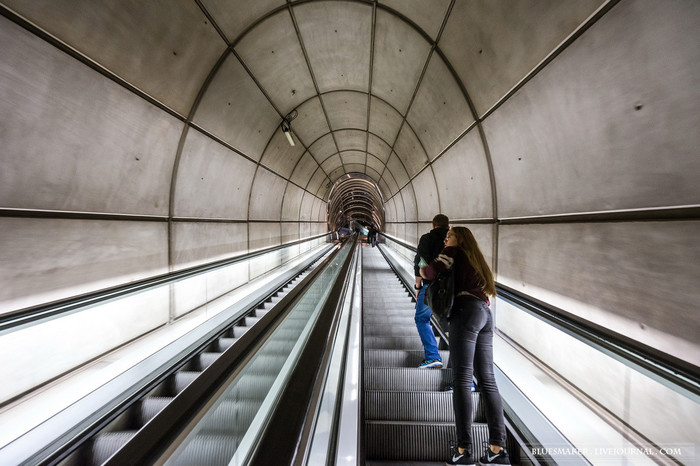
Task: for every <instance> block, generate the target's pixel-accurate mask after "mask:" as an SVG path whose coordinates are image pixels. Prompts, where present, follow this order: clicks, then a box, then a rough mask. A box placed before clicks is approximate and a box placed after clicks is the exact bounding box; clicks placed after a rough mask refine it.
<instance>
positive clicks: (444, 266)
mask: <svg viewBox="0 0 700 466" xmlns="http://www.w3.org/2000/svg"><path fill="white" fill-rule="evenodd" d="M452 268H454V272H453V273H454V277H455V282H454V283H455V296H456V295H457V294H459V293H461V292H466V293H469V294H470V295H472V296H474V297H475V298H479V299H480V300H482V301H483V302H485V303H486V304H491V302H490V301H489V298H488V296H486V293H484V289H483V288H482V286H481V280H480V279H479V275H478V274H477V273H476V270H474V266H473V265H472V264H471V263H470V262H469V258H468V257H467V254H466V253H465V252H464V251H462V250H461V249H460V248H456V247H450V246H448V247H446V248H445V249H443V250H442V252H441V253H440V254H438V256H437V258H436V259H435V260H434V261H433V262H431V263H430V264H428V266H427V267H426V268H425V269H423V273H424V274H425V276H426V277H428V278H435V277H436V276H437V275H438V274H439V273H441V272H444V271H445V270H450V269H452Z"/></svg>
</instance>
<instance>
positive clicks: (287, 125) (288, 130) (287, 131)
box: [280, 109, 297, 147]
mask: <svg viewBox="0 0 700 466" xmlns="http://www.w3.org/2000/svg"><path fill="white" fill-rule="evenodd" d="M296 117H297V111H296V109H295V110H292V111H291V112H289V114H288V115H287V116H285V117H284V118H283V119H282V123H281V124H280V128H282V132H283V133H284V135H285V136H287V141H289V145H290V146H292V147H294V138H293V137H292V120H293V119H295V118H296Z"/></svg>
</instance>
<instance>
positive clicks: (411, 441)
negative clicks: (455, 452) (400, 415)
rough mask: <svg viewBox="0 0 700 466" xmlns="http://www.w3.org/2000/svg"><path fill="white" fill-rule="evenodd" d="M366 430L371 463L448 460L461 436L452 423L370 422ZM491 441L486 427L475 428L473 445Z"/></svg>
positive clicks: (475, 425) (367, 448) (474, 425)
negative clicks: (451, 448) (456, 440)
mask: <svg viewBox="0 0 700 466" xmlns="http://www.w3.org/2000/svg"><path fill="white" fill-rule="evenodd" d="M365 427H366V428H365V445H366V454H367V459H368V460H381V459H391V460H407V461H440V460H445V459H446V458H447V455H448V454H449V451H450V444H449V442H450V440H454V439H456V435H457V432H456V427H455V425H454V424H452V423H432V424H425V423H407V422H402V423H399V422H381V421H368V422H366V423H365ZM488 438H489V434H488V427H487V426H486V424H472V442H473V445H475V446H479V445H482V444H483V442H488Z"/></svg>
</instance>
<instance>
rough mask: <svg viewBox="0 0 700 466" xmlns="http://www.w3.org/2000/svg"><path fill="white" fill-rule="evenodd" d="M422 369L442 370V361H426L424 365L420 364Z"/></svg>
mask: <svg viewBox="0 0 700 466" xmlns="http://www.w3.org/2000/svg"><path fill="white" fill-rule="evenodd" d="M418 367H419V368H420V369H432V368H435V369H441V368H442V361H440V360H439V359H426V360H425V361H423V362H422V363H420V366H418Z"/></svg>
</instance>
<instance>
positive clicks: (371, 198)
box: [328, 173, 384, 230]
mask: <svg viewBox="0 0 700 466" xmlns="http://www.w3.org/2000/svg"><path fill="white" fill-rule="evenodd" d="M383 204H384V202H383V199H382V195H381V193H380V191H379V187H378V186H377V184H376V183H375V182H374V181H373V180H372V179H371V178H369V177H368V176H367V175H362V174H358V173H352V174H347V175H344V176H342V177H341V178H340V179H339V180H338V181H337V182H336V183H335V184H334V186H333V188H332V189H331V192H330V196H329V201H328V223H329V227H330V229H331V230H337V229H339V228H341V227H344V226H350V222H351V220H355V221H359V222H360V223H364V224H366V226H370V225H373V226H374V227H375V228H378V229H380V230H381V229H382V227H383V225H384V210H383Z"/></svg>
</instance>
